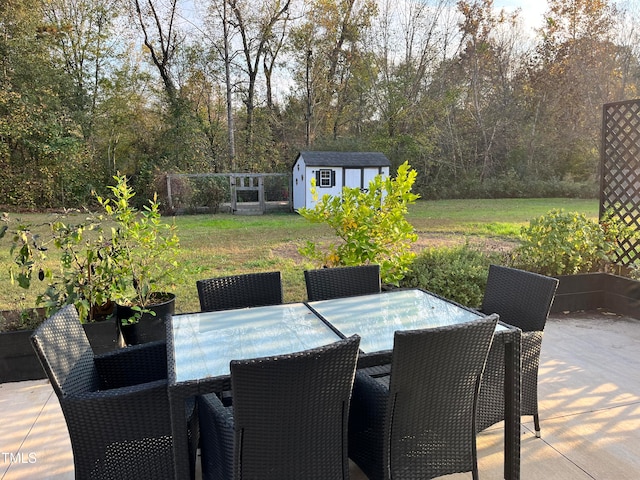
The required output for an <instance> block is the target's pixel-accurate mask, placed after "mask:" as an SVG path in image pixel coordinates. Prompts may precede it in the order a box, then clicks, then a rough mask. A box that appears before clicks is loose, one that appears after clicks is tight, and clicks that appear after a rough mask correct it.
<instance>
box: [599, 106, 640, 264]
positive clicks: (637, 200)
mask: <svg viewBox="0 0 640 480" xmlns="http://www.w3.org/2000/svg"><path fill="white" fill-rule="evenodd" d="M601 162H602V165H601V167H602V168H601V172H602V183H601V188H600V217H602V216H603V214H604V213H605V212H606V211H607V210H611V211H613V213H615V214H617V215H618V216H619V217H620V219H622V220H623V221H624V222H625V223H626V224H627V225H629V226H631V227H634V228H636V229H637V230H638V231H640V100H630V101H626V102H618V103H609V104H606V105H604V108H603V125H602V151H601ZM620 247H621V252H620V253H619V254H618V256H617V258H616V259H614V260H615V262H616V263H618V264H621V265H629V264H632V263H633V262H634V261H636V260H637V259H639V258H640V241H637V240H633V241H626V242H623V244H622V245H620Z"/></svg>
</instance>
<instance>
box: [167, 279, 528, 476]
mask: <svg viewBox="0 0 640 480" xmlns="http://www.w3.org/2000/svg"><path fill="white" fill-rule="evenodd" d="M482 316H483V315H482V314H481V313H479V312H477V311H475V310H472V309H469V308H466V307H463V306H461V305H458V304H456V303H453V302H450V301H448V300H446V299H443V298H441V297H438V296H437V295H434V294H431V293H430V292H426V291H423V290H420V289H410V290H402V289H400V290H393V291H390V292H383V293H380V294H372V295H363V296H357V297H345V298H338V299H332V300H322V301H317V302H308V303H292V304H283V305H272V306H266V307H252V308H242V309H236V310H224V311H216V312H198V313H190V314H180V315H174V316H173V317H172V318H171V319H169V320H168V321H167V362H168V365H167V366H168V380H169V385H168V386H169V397H170V404H171V416H172V428H173V434H174V442H175V449H174V453H175V462H176V465H175V468H176V476H175V478H178V479H182V478H188V474H189V473H188V472H189V463H188V455H187V451H188V441H187V436H186V435H187V433H186V428H185V425H186V423H185V422H186V416H185V410H184V405H185V400H186V399H187V398H189V397H192V396H195V395H202V394H206V393H211V392H222V391H224V390H228V389H229V388H230V374H229V372H230V367H229V363H230V361H231V360H239V359H247V358H257V357H265V356H273V355H280V354H286V353H294V352H297V351H302V350H306V349H309V348H315V347H319V346H323V345H327V344H330V343H332V342H335V341H338V340H340V339H341V338H345V337H349V336H351V335H353V334H358V335H360V337H361V340H360V350H361V355H360V359H359V361H358V364H359V367H366V366H369V365H379V364H381V362H386V361H388V360H389V359H390V351H391V350H392V348H393V337H394V335H393V334H394V332H395V331H396V330H409V329H421V328H434V327H438V326H442V325H451V324H454V323H463V322H469V321H473V320H475V319H479V318H482ZM499 329H500V330H505V331H506V332H509V331H510V330H508V329H505V327H502V326H500V327H498V328H497V329H496V333H497V332H498V330H499ZM508 337H509V335H507V336H505V338H508ZM509 355H510V356H511V357H512V360H513V359H517V358H519V357H518V356H519V349H517V350H514V351H512V352H511V353H510V354H509ZM508 378H509V379H512V380H513V382H511V381H509V382H508V383H509V384H510V385H514V386H513V387H510V388H511V390H513V391H514V392H515V391H516V386H517V385H519V370H517V371H514V372H513V375H511V374H510V375H508ZM514 382H515V383H514ZM510 398H514V399H518V398H519V396H515V397H513V396H511V395H510ZM514 406H515V407H517V408H516V409H513V408H512V407H514ZM505 409H507V410H509V412H510V414H509V415H507V420H509V421H508V422H507V423H508V425H507V424H505V433H508V437H506V438H505V453H507V454H508V457H507V462H506V463H508V465H507V464H505V478H509V479H514V480H517V479H518V478H519V453H520V448H519V437H518V436H517V435H516V432H519V428H520V424H519V402H515V403H513V402H512V401H511V400H507V401H505ZM516 421H517V423H514V422H516Z"/></svg>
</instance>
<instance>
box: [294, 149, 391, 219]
mask: <svg viewBox="0 0 640 480" xmlns="http://www.w3.org/2000/svg"><path fill="white" fill-rule="evenodd" d="M318 170H330V171H332V172H334V175H335V183H334V185H333V186H331V187H321V186H320V185H316V187H317V194H318V200H319V199H321V198H322V197H323V196H324V195H327V194H328V195H333V196H340V195H341V194H342V187H343V185H344V186H347V187H352V188H368V186H369V182H371V180H373V178H374V177H375V176H376V175H378V174H379V173H380V172H382V174H383V175H386V176H388V175H389V167H382V168H381V169H380V168H378V167H369V168H343V167H340V166H338V167H323V166H314V167H311V166H308V165H306V162H305V160H304V158H303V156H302V155H300V156H299V157H298V159H297V160H296V162H295V164H294V165H293V172H292V182H293V209H294V210H299V209H300V208H304V207H306V208H313V207H314V206H315V204H316V202H315V201H314V200H313V196H312V195H311V179H313V178H316V172H317V171H318Z"/></svg>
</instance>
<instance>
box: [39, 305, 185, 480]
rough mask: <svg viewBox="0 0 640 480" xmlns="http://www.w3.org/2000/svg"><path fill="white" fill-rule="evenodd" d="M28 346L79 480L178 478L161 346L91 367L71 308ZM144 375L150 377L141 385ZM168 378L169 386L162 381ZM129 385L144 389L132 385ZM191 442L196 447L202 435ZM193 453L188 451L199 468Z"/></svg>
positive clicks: (53, 319) (125, 352) (102, 360)
mask: <svg viewBox="0 0 640 480" xmlns="http://www.w3.org/2000/svg"><path fill="white" fill-rule="evenodd" d="M31 339H32V343H33V347H34V349H35V351H36V353H37V355H38V357H39V359H40V362H41V363H42V366H43V368H44V369H45V371H46V373H47V375H48V377H49V379H50V381H51V384H52V386H53V388H54V390H55V392H56V394H57V396H58V399H59V401H60V406H61V407H62V411H63V413H64V417H65V420H66V423H67V428H68V430H69V436H70V439H71V446H72V449H73V461H74V467H75V477H76V478H78V479H144V478H148V479H162V478H173V477H174V468H173V442H172V436H171V423H170V417H169V401H168V395H167V380H166V348H161V347H163V345H162V344H158V343H152V344H145V345H139V346H137V347H135V348H133V349H132V350H131V351H129V349H124V350H122V351H121V353H122V354H121V355H119V354H118V352H113V353H110V354H108V355H104V356H101V357H96V358H95V360H94V355H93V351H92V349H91V346H90V344H89V342H88V340H87V337H86V335H85V333H84V329H83V328H82V325H81V324H80V321H79V319H78V314H77V311H76V310H75V307H73V306H72V305H70V306H68V307H66V308H64V309H63V310H61V311H59V312H58V313H56V314H54V315H53V316H51V317H50V318H48V319H47V320H46V321H45V322H43V324H42V325H41V326H40V327H39V328H38V329H36V331H35V332H34V333H33V335H32V337H31ZM134 361H135V362H141V363H133V362H134ZM148 364H151V365H148ZM127 370H131V371H136V370H137V372H135V373H132V374H128V373H127V372H126V371H127ZM111 372H114V375H113V376H111V375H110V373H111ZM142 372H147V373H148V374H149V377H148V378H143V373H142ZM163 373H164V375H165V378H158V377H161V376H162V374H163ZM132 380H133V381H136V382H141V381H143V380H144V381H145V383H137V384H129V385H127V383H128V382H130V381H132ZM112 387H115V388H112ZM192 410H193V413H194V414H195V413H196V412H195V409H194V408H193V407H192ZM196 427H197V425H196ZM192 438H193V442H194V444H195V443H196V442H197V434H195V435H192ZM195 451H196V449H195V448H192V449H191V452H192V455H193V458H192V463H193V465H194V466H195ZM193 471H194V470H193V469H192V474H193Z"/></svg>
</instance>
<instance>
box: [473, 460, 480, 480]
mask: <svg viewBox="0 0 640 480" xmlns="http://www.w3.org/2000/svg"><path fill="white" fill-rule="evenodd" d="M471 475H472V477H473V480H480V477H479V476H478V464H477V463H476V464H475V465H474V466H473V470H471Z"/></svg>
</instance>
